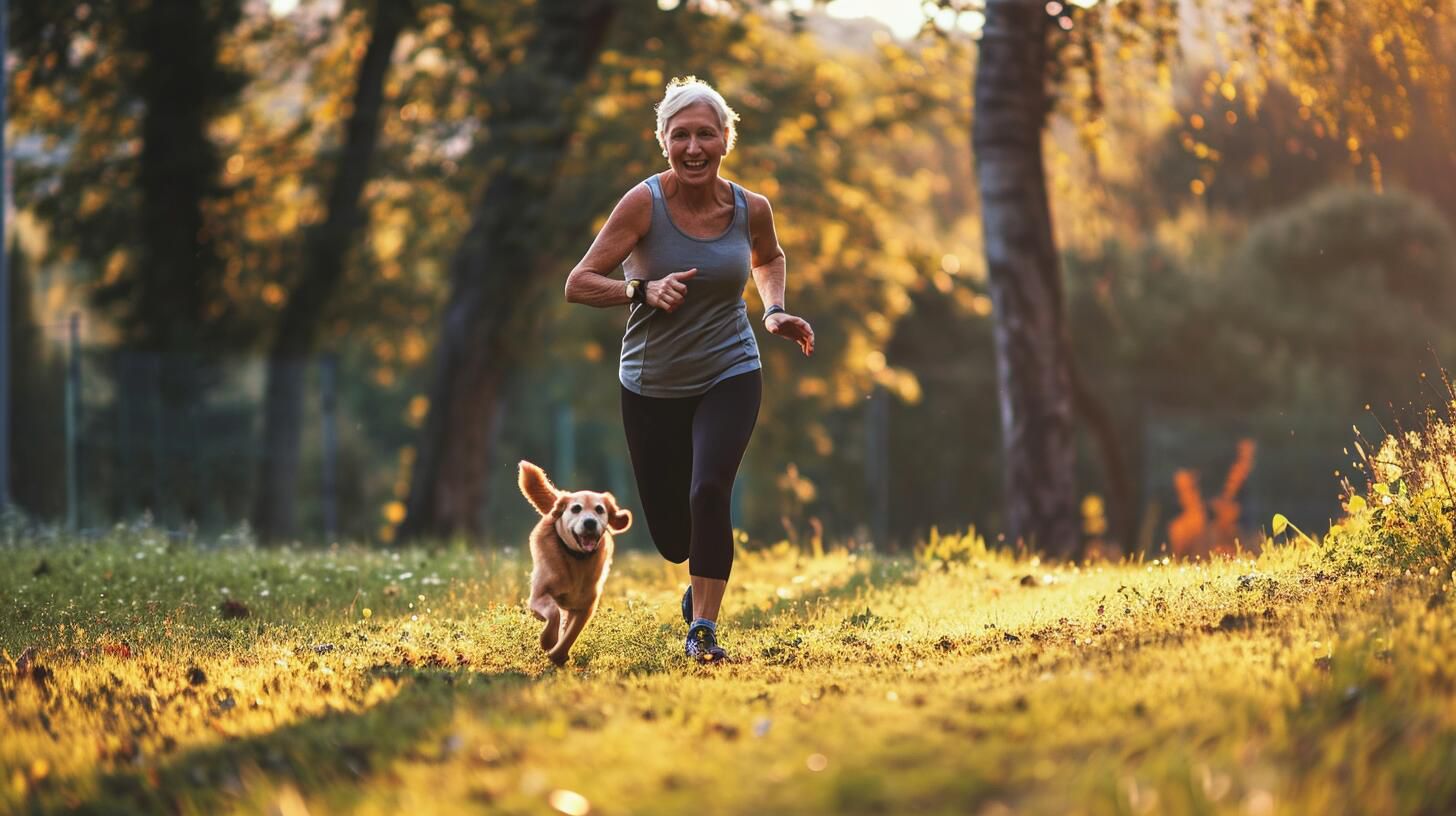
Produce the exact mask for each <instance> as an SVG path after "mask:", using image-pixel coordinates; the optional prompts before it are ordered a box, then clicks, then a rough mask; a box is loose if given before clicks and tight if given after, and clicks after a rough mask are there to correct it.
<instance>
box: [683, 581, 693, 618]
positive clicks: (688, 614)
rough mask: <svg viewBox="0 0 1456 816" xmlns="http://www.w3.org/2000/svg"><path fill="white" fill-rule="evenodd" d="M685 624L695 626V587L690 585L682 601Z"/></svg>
mask: <svg viewBox="0 0 1456 816" xmlns="http://www.w3.org/2000/svg"><path fill="white" fill-rule="evenodd" d="M682 613H683V623H686V624H687V625H689V626H692V625H693V585H692V584H688V589H687V591H686V592H684V593H683V600H682Z"/></svg>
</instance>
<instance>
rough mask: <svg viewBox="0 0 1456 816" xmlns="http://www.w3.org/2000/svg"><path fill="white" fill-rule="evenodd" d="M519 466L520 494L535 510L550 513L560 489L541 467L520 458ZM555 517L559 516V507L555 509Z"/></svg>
mask: <svg viewBox="0 0 1456 816" xmlns="http://www.w3.org/2000/svg"><path fill="white" fill-rule="evenodd" d="M519 468H520V479H519V483H520V485H521V494H522V495H524V496H525V497H526V500H527V501H529V502H530V503H531V506H533V507H535V508H536V512H538V513H540V514H541V515H543V516H546V515H550V514H551V513H552V511H553V507H554V506H555V505H556V503H557V502H556V499H557V497H558V496H559V495H560V491H558V490H557V489H556V485H554V484H551V480H550V479H548V478H546V473H545V472H544V471H542V470H541V468H538V467H536V466H535V465H533V464H531V463H530V462H527V461H526V460H524V459H522V460H521V464H520V466H519ZM556 517H557V518H560V517H561V512H560V509H559V508H558V509H557V510H556Z"/></svg>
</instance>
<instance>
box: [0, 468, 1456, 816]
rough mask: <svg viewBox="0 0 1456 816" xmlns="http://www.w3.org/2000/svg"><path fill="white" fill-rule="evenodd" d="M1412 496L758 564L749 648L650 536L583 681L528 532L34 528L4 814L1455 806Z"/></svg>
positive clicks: (18, 560)
mask: <svg viewBox="0 0 1456 816" xmlns="http://www.w3.org/2000/svg"><path fill="white" fill-rule="evenodd" d="M1382 487H1383V486H1382ZM1396 495H1397V504H1396V506H1395V507H1387V508H1384V510H1385V511H1394V510H1396V509H1401V508H1404V509H1406V510H1410V508H1415V510H1410V511H1409V512H1405V513H1404V514H1403V515H1402V514H1396V513H1394V512H1391V513H1390V514H1389V515H1387V516H1385V517H1382V516H1381V513H1382V512H1383V511H1382V510H1381V509H1379V508H1377V510H1374V511H1372V510H1370V509H1369V508H1362V509H1361V510H1360V512H1359V513H1356V514H1355V518H1353V519H1348V520H1345V521H1344V523H1343V524H1342V525H1341V527H1340V528H1339V529H1338V530H1337V534H1336V535H1334V536H1331V537H1329V538H1327V539H1326V540H1324V541H1322V542H1320V543H1318V544H1316V543H1314V542H1309V541H1302V540H1298V537H1297V536H1295V539H1296V540H1295V541H1293V542H1292V543H1278V544H1271V545H1269V546H1268V547H1267V548H1266V550H1265V552H1264V553H1263V554H1262V555H1260V556H1258V557H1256V558H1255V557H1241V558H1232V559H1219V560H1215V561H1212V562H1208V561H1203V562H1194V563H1179V562H1176V561H1174V562H1167V561H1161V560H1160V561H1156V562H1154V561H1147V562H1136V563H1122V564H1100V565H1083V566H1074V565H1047V564H1042V563H1039V562H1038V560H1036V559H1035V558H1029V557H1021V558H1018V557H1015V556H1014V555H1012V554H1010V553H1006V552H999V551H988V550H987V549H985V547H984V545H983V544H982V543H981V542H980V541H979V539H977V538H975V537H974V536H969V535H968V536H960V537H950V538H947V539H942V540H939V541H938V542H936V546H935V547H934V548H933V550H932V551H933V552H935V553H938V554H939V556H940V557H938V558H933V557H929V556H928V555H926V554H924V553H922V554H921V555H920V556H919V557H912V556H903V557H889V556H885V555H880V554H875V553H873V552H849V551H844V550H831V551H830V552H829V553H828V554H826V555H823V556H821V557H817V558H811V557H806V556H803V555H800V554H798V553H795V552H793V551H790V550H789V549H788V548H787V546H786V545H784V546H780V547H778V548H771V549H768V550H765V551H759V552H745V553H742V554H740V556H739V558H738V561H737V564H736V566H735V572H734V580H733V585H732V587H731V588H730V596H729V598H728V602H727V603H726V605H725V610H726V612H725V616H724V618H723V623H722V631H723V633H724V641H725V645H726V646H727V647H728V649H729V650H730V652H731V653H732V654H733V655H734V657H735V660H734V662H733V663H731V664H728V665H723V666H718V667H700V666H696V665H692V664H690V663H688V662H687V661H686V659H685V658H683V657H682V655H681V642H682V634H683V629H684V627H683V624H682V622H681V620H680V618H679V617H678V611H677V609H678V605H677V601H678V597H679V593H680V592H681V590H682V587H683V580H684V578H683V574H682V572H681V569H682V568H681V567H671V568H670V567H669V566H668V565H666V564H665V563H664V562H662V561H661V560H660V559H657V558H656V557H655V556H654V557H648V556H646V555H643V554H639V553H623V554H621V555H620V556H619V558H618V562H617V566H616V568H615V570H614V572H613V575H612V578H611V580H610V581H609V583H608V597H607V599H606V600H605V602H604V605H603V610H602V612H601V613H600V614H599V616H598V617H597V619H596V620H595V621H594V622H593V623H592V624H591V626H589V627H588V629H587V631H586V633H585V634H584V635H583V637H582V639H581V641H580V642H579V643H578V645H577V647H576V649H575V650H574V652H573V656H572V662H571V663H570V664H569V665H568V666H567V667H566V668H565V669H560V670H558V669H554V668H552V667H551V666H550V664H549V663H548V662H547V660H546V659H545V657H544V656H543V655H542V654H540V652H539V651H538V649H537V647H536V633H537V627H538V624H537V623H536V621H535V620H534V619H532V618H531V617H530V615H529V613H528V612H527V611H526V610H525V609H524V606H523V600H524V597H525V592H526V583H525V581H526V574H527V571H528V569H529V564H528V563H527V560H526V559H525V558H523V556H522V554H521V552H520V550H519V548H516V549H515V550H514V551H508V550H495V551H489V552H487V551H476V550H467V549H464V548H462V547H446V548H440V549H433V550H432V549H406V550H397V551H379V550H364V549H353V548H343V549H336V550H324V551H320V550H263V549H256V548H253V547H250V546H246V545H239V544H230V543H227V542H222V543H219V544H216V545H213V546H205V545H202V544H198V543H191V542H175V541H171V540H169V539H168V538H167V537H166V536H165V535H164V534H163V533H161V532H159V531H157V530H154V529H150V528H146V527H141V528H127V529H118V530H116V531H115V532H114V533H113V534H111V535H109V536H107V537H106V538H104V539H103V540H98V541H91V542H79V541H69V540H63V539H62V540H52V541H42V540H33V539H22V540H18V541H11V542H9V544H8V546H6V547H5V548H4V549H3V550H0V553H3V556H4V557H3V558H0V609H3V610H4V615H3V619H0V647H3V649H4V656H5V657H6V658H7V659H6V660H4V661H0V700H3V709H0V728H3V737H0V769H3V777H0V784H3V793H0V806H3V809H4V810H5V811H9V812H22V813H23V812H28V811H35V810H50V809H58V810H71V809H74V810H80V811H92V812H118V811H126V810H133V811H140V812H157V811H163V812H170V811H180V812H184V813H203V812H214V811H219V810H223V811H270V812H276V813H283V814H295V813H304V812H312V813H320V812H338V811H348V812H359V813H398V812H422V813H423V812H458V811H474V812H482V813H484V812H489V813H523V814H525V813H550V812H553V811H554V812H563V813H577V814H579V813H584V812H592V813H603V814H623V813H649V814H651V813H661V814H676V813H696V812H703V813H820V812H844V813H885V814H896V813H911V812H916V813H920V812H924V813H986V814H997V813H1010V812H1054V813H1134V814H1136V813H1164V812H1172V813H1251V814H1273V813H1298V814H1310V813H1342V812H1349V813H1442V812H1452V811H1453V809H1456V616H1453V611H1452V606H1451V604H1450V603H1448V602H1447V600H1446V597H1447V593H1448V592H1449V591H1450V589H1451V584H1452V581H1453V576H1452V574H1451V564H1450V562H1449V552H1450V548H1449V541H1450V521H1449V517H1450V508H1449V506H1448V505H1447V504H1442V503H1441V501H1440V500H1438V501H1437V502H1436V505H1435V512H1434V515H1430V514H1428V515H1425V516H1423V515H1422V514H1421V512H1419V511H1420V509H1421V507H1418V506H1417V502H1418V501H1419V500H1421V497H1419V496H1410V497H1407V496H1406V493H1405V491H1404V490H1403V489H1402V490H1400V491H1398V492H1397V494H1396ZM1427 498H1429V497H1427ZM1372 503H1373V502H1372ZM1422 506H1424V505H1422ZM1428 509H1429V508H1428ZM1397 516H1399V518H1397ZM1400 525H1405V526H1400ZM1432 525H1434V527H1432ZM1443 525H1444V526H1443ZM1393 530H1394V531H1395V532H1394V533H1393V532H1392V531H1393ZM1402 531H1403V532H1402ZM640 534H641V533H640V531H637V532H636V533H628V534H627V536H626V537H625V538H624V542H630V541H631V540H632V539H633V538H634V536H635V535H640ZM1418 534H1419V535H1418ZM1391 535H1397V538H1398V537H1399V536H1401V535H1404V536H1407V537H1408V538H1409V540H1415V539H1417V538H1420V536H1426V537H1427V539H1429V538H1430V536H1435V538H1434V539H1430V540H1435V541H1437V542H1438V543H1439V542H1441V541H1444V542H1446V544H1445V545H1443V546H1445V549H1437V550H1431V551H1430V552H1427V551H1426V550H1414V549H1411V548H1409V547H1407V548H1406V549H1405V550H1401V551H1400V552H1404V553H1405V555H1406V556H1408V557H1405V558H1403V559H1402V558H1397V557H1395V556H1393V555H1391V554H1390V553H1391V552H1392V551H1390V550H1388V549H1387V550H1381V549H1380V547H1384V546H1387V545H1390V543H1391V541H1393V540H1396V539H1392V538H1390V536H1391ZM1443 535H1444V536H1445V538H1444V539H1443V538H1441V536H1443ZM1399 540H1400V541H1405V540H1406V539H1399ZM1421 540H1426V539H1421ZM1382 542H1383V543H1382ZM1381 553H1385V554H1384V555H1382V554H1381ZM1433 554H1434V555H1433ZM1443 559H1444V560H1443Z"/></svg>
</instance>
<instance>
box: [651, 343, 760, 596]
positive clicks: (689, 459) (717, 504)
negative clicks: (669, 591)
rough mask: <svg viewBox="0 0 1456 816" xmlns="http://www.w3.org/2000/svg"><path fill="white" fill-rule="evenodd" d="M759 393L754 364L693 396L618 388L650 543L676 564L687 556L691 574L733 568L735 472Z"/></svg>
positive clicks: (714, 574) (720, 574) (711, 574)
mask: <svg viewBox="0 0 1456 816" xmlns="http://www.w3.org/2000/svg"><path fill="white" fill-rule="evenodd" d="M762 396H763V376H762V374H761V373H760V372H759V371H758V370H756V369H755V370H753V371H749V372H746V373H743V374H738V375H736V376H733V377H729V378H728V379H726V380H723V381H722V382H720V383H718V384H717V385H714V386H713V387H712V388H710V389H708V392H707V393H705V394H701V395H699V396H696V397H665V398H664V397H644V396H642V395H640V394H634V393H632V392H631V391H628V390H627V389H626V388H623V389H622V426H623V427H624V428H625V429H626V431H627V450H628V451H629V452H630V453H631V455H632V470H633V472H634V473H635V474H636V475H637V495H638V496H639V497H640V498H641V499H642V512H643V514H644V515H646V516H647V529H648V531H649V532H651V533H652V543H653V544H656V545H657V550H658V552H660V553H662V557H663V558H666V559H667V560H669V561H671V562H673V563H674V564H681V563H682V562H684V561H689V563H688V573H689V574H691V575H696V576H697V577H699V578H716V579H719V580H723V581H726V580H728V573H729V572H730V571H731V570H732V569H733V519H732V516H731V514H730V508H729V502H730V500H731V498H732V496H733V478H734V476H735V475H736V474H737V473H738V464H739V463H740V462H742V461H743V451H744V450H746V449H747V448H748V437H749V436H751V435H752V434H753V425H754V423H755V422H757V421H758V404H759V400H760V399H761V398H762ZM689 559H691V560H689Z"/></svg>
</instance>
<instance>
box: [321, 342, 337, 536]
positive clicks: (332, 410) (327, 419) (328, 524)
mask: <svg viewBox="0 0 1456 816" xmlns="http://www.w3.org/2000/svg"><path fill="white" fill-rule="evenodd" d="M338 371H339V359H338V357H336V356H334V355H333V354H325V355H323V357H322V359H320V360H319V408H320V412H321V413H322V414H323V457H322V459H323V479H322V484H321V485H320V487H321V490H320V491H319V492H320V493H321V495H320V496H319V503H320V504H321V505H322V506H323V515H324V542H325V543H331V542H332V541H333V540H334V536H336V535H337V534H338V530H339V506H338V496H337V489H336V485H337V484H338V481H337V473H338V455H339V439H338V388H337V383H338Z"/></svg>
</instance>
